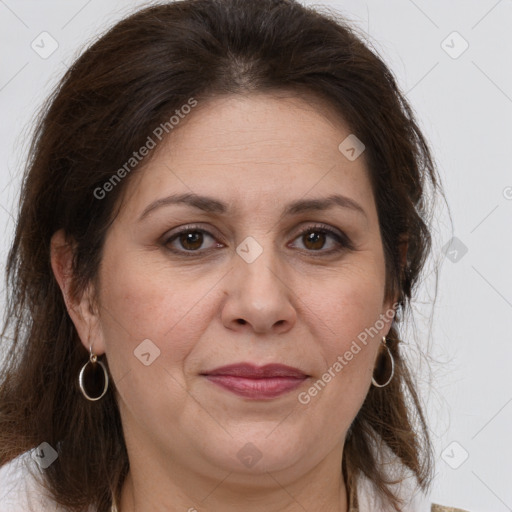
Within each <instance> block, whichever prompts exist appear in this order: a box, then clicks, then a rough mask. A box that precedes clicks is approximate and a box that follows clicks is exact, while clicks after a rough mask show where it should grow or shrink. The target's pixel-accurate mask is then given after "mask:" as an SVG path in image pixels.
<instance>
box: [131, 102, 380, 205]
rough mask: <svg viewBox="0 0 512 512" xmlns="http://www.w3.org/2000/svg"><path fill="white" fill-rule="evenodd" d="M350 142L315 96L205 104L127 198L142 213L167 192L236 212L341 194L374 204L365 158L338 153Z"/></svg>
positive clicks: (164, 145) (164, 147)
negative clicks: (200, 197) (207, 198)
mask: <svg viewBox="0 0 512 512" xmlns="http://www.w3.org/2000/svg"><path fill="white" fill-rule="evenodd" d="M349 135H350V129H349V127H348V126H347V125H346V124H345V123H344V121H343V120H342V119H341V117H340V116H338V115H336V114H334V113H333V112H332V109H331V110H329V108H328V106H327V105H325V104H324V103H322V102H321V101H319V100H318V99H316V98H314V97H312V98H311V99H309V98H304V97H297V96H292V95H290V94H283V93H279V94H277V93H276V94H262V93H258V94H254V93H253V94H249V95H244V96H241V95H233V96H224V97H219V98H214V99H210V100H208V101H205V102H203V103H201V102H199V104H198V106H197V107H196V108H195V109H194V111H193V113H191V114H190V115H189V116H188V117H187V118H185V119H184V121H183V122H182V123H180V125H179V127H178V129H176V130H174V131H173V132H172V133H171V135H169V136H168V137H167V139H164V140H163V141H162V143H161V144H160V145H159V146H158V147H157V148H156V153H155V154H154V156H153V158H152V159H151V160H150V161H149V164H148V165H147V166H145V167H144V168H143V170H142V172H140V173H138V174H137V175H136V176H134V177H133V178H134V179H133V180H131V183H130V184H129V185H128V189H129V191H128V194H127V196H128V197H129V202H130V204H131V206H132V207H133V208H131V209H134V210H137V211H141V210H143V209H144V205H145V203H147V202H148V201H151V200H154V199H155V197H157V196H159V195H161V196H163V195H164V194H165V193H168V194H170V193H192V194H204V195H216V196H218V197H219V198H225V200H226V201H227V202H229V203H231V204H232V205H233V208H235V207H236V206H241V207H243V205H244V204H247V205H249V204H254V205H255V204H256V203H259V204H260V205H261V204H262V202H263V201H265V200H266V205H267V206H269V205H271V204H273V203H276V202H279V203H281V202H282V201H284V199H285V198H286V197H287V196H289V199H290V200H292V199H297V198H298V197H302V196H305V195H307V194H309V195H311V196H312V197H318V196H319V195H327V194H332V193H336V192H338V193H343V194H344V195H348V196H351V197H352V198H353V199H354V200H357V201H362V202H367V201H368V199H369V197H368V194H369V193H370V199H371V192H370V183H369V178H368V173H367V170H366V164H365V160H364V154H363V155H361V156H360V157H359V158H357V159H356V160H354V161H351V160H349V159H347V158H346V157H345V156H344V155H343V154H342V153H341V152H340V150H339V145H340V143H341V142H342V141H344V140H345V139H346V138H347V137H348V136H349Z"/></svg>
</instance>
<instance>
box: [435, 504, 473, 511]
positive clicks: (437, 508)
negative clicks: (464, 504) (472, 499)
mask: <svg viewBox="0 0 512 512" xmlns="http://www.w3.org/2000/svg"><path fill="white" fill-rule="evenodd" d="M430 510H431V512H468V511H467V510H463V509H461V508H453V507H443V506H442V505H437V504H435V503H432V508H431V509H430Z"/></svg>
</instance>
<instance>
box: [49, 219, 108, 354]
mask: <svg viewBox="0 0 512 512" xmlns="http://www.w3.org/2000/svg"><path fill="white" fill-rule="evenodd" d="M73 254H74V247H73V243H72V242H70V241H68V240H67V239H66V235H65V233H64V230H62V229H61V230H59V231H57V232H55V233H54V234H53V236H52V239H51V245H50V259H51V265H52V270H53V273H54V275H55V279H56V280H57V282H58V284H59V287H60V289H61V291H62V295H63V297H64V302H65V304H66V309H67V311H68V314H69V316H70V317H71V320H72V321H73V324H74V325H75V328H76V330H77V333H78V336H79V337H80V340H81V342H82V344H83V346H84V347H85V348H86V349H87V351H89V348H90V346H92V348H93V352H94V353H95V354H96V355H101V354H103V353H104V352H105V343H104V339H103V334H102V331H101V328H100V318H99V311H98V308H97V304H96V303H95V301H94V287H93V285H92V283H90V284H89V285H88V286H87V288H86V290H84V292H83V293H82V295H81V297H78V298H76V297H73V296H72V294H71V284H72V280H73V272H72V263H73Z"/></svg>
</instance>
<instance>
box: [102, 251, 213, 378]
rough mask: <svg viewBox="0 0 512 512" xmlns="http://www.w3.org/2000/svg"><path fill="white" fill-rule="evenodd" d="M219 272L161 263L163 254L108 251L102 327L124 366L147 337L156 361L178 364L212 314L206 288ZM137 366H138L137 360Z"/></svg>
mask: <svg viewBox="0 0 512 512" xmlns="http://www.w3.org/2000/svg"><path fill="white" fill-rule="evenodd" d="M218 280H219V276H217V275H207V274H205V275H204V276H201V277H199V276H197V274H195V276H192V275H190V276H188V275H187V272H186V270H185V271H183V270H182V271H180V272H176V271H175V270H173V269H172V267H171V266H170V265H165V264H162V258H161V256H159V257H157V255H156V254H155V257H154V258H148V256H147V255H145V257H144V259H143V258H142V257H140V256H138V255H137V254H134V253H131V254H130V253H129V252H125V253H124V254H119V253H114V252H112V253H111V254H108V255H107V254H106V255H105V258H104V266H103V272H102V280H101V282H102V290H101V305H102V309H103V314H102V327H103V333H104V337H105V343H106V346H107V347H108V348H107V349H108V350H109V351H110V353H111V354H112V357H116V358H117V357H118V355H119V357H120V358H122V359H123V360H124V362H123V364H124V365H125V366H132V365H133V364H134V361H135V362H138V361H136V359H135V358H134V351H135V350H136V349H137V347H138V346H139V345H140V344H141V342H143V341H144V340H146V339H149V340H151V342H152V343H154V344H155V345H156V347H158V350H159V351H160V354H159V358H161V359H160V363H162V362H163V361H165V366H166V367H167V368H169V367H172V366H179V365H180V364H181V361H183V360H184V359H185V357H186V356H187V354H188V353H189V352H190V351H191V350H192V348H193V345H194V343H195V342H196V341H197V340H198V339H199V338H200V337H201V334H202V332H204V330H205V329H206V328H207V326H208V324H209V322H210V320H211V315H213V314H214V311H213V309H212V308H213V306H212V305H211V300H209V297H210V296H209V293H211V290H212V288H214V287H215V284H216V283H217V282H218ZM135 368H138V366H137V365H135Z"/></svg>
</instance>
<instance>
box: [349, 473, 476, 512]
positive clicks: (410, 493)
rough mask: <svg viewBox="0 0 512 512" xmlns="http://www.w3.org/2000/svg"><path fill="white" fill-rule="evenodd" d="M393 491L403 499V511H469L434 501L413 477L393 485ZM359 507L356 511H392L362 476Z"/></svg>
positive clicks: (358, 490)
mask: <svg viewBox="0 0 512 512" xmlns="http://www.w3.org/2000/svg"><path fill="white" fill-rule="evenodd" d="M391 487H392V488H393V491H394V492H395V493H396V494H397V495H398V496H399V497H400V498H401V499H402V500H403V506H402V511H403V512H469V511H467V510H465V509H461V508H454V507H446V506H443V505H438V504H436V503H432V502H431V501H430V500H429V499H428V496H425V495H424V494H423V493H421V492H419V491H418V489H417V488H416V487H415V485H414V483H413V480H412V479H406V480H404V481H402V482H401V483H400V484H398V485H394V486H391ZM357 499H358V502H359V507H358V509H357V510H356V511H354V512H377V511H378V512H390V511H389V508H388V507H386V506H384V505H383V504H382V502H381V501H380V500H379V499H378V498H377V497H376V496H375V493H374V488H373V486H372V485H371V483H370V481H369V480H368V479H367V478H365V477H361V478H360V479H359V481H358V485H357Z"/></svg>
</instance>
